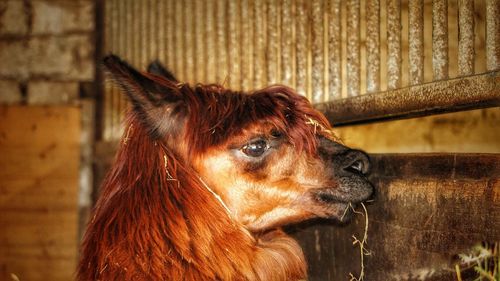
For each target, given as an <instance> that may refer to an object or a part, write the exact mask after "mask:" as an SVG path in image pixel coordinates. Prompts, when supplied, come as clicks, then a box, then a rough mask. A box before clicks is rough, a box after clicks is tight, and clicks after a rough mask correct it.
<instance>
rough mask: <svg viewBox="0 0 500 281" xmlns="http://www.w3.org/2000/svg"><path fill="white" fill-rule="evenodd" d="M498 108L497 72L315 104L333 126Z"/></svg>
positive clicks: (498, 74)
mask: <svg viewBox="0 0 500 281" xmlns="http://www.w3.org/2000/svg"><path fill="white" fill-rule="evenodd" d="M494 106H500V71H493V72H489V73H486V74H480V75H475V76H469V77H462V78H457V79H450V80H445V81H437V82H432V83H427V84H422V85H415V86H411V87H407V88H402V89H397V90H390V91H386V92H381V93H377V94H369V95H363V96H358V97H351V98H346V99H341V100H335V101H331V102H327V103H319V104H316V108H317V109H318V110H320V111H322V112H323V113H324V114H325V115H326V117H327V118H328V120H329V121H330V122H331V123H332V124H333V125H337V126H338V125H346V124H353V123H366V122H373V121H379V120H391V119H402V118H411V117H417V116H426V115H432V114H438V113H444V112H454V111H461V110H468V109H475V108H485V107H494Z"/></svg>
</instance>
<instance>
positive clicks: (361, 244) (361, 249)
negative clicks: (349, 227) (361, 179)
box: [340, 203, 371, 281]
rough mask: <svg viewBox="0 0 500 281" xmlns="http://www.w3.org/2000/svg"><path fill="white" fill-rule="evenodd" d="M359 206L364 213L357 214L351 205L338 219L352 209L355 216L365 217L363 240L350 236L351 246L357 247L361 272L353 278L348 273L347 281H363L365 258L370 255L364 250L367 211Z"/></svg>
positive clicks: (366, 238) (366, 232) (366, 233)
mask: <svg viewBox="0 0 500 281" xmlns="http://www.w3.org/2000/svg"><path fill="white" fill-rule="evenodd" d="M361 206H362V207H363V211H364V212H359V211H356V210H355V209H354V207H353V206H352V204H351V203H349V205H348V206H347V207H346V209H345V210H344V213H343V214H342V217H341V218H340V221H342V220H343V219H344V217H345V215H346V213H347V211H348V210H349V208H350V209H352V211H353V212H354V213H356V214H360V215H362V216H364V217H365V231H364V234H363V239H362V240H359V239H358V238H357V237H356V235H352V238H353V242H352V244H353V245H356V244H357V245H358V246H359V255H360V259H361V271H360V272H359V276H358V277H355V276H354V274H352V273H349V277H350V279H349V281H363V280H364V277H365V256H369V255H371V253H370V251H369V250H368V249H367V248H366V243H367V240H368V210H366V206H365V204H363V203H361Z"/></svg>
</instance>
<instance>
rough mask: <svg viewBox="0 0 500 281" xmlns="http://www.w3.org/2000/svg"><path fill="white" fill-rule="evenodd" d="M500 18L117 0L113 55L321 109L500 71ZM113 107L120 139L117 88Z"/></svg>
mask: <svg viewBox="0 0 500 281" xmlns="http://www.w3.org/2000/svg"><path fill="white" fill-rule="evenodd" d="M457 4H458V5H457ZM498 10H499V5H498V0H487V1H486V2H481V1H479V2H477V1H476V2H475V1H471V0H459V1H458V3H456V2H455V1H451V0H450V3H448V1H446V0H436V1H433V2H430V1H423V0H416V1H398V0H369V1H368V0H366V1H360V0H349V1H340V0H313V1H307V0H255V1H250V0H237V1H232V0H231V1H230V0H206V1H205V0H188V1H175V0H108V1H105V10H104V14H105V30H104V42H105V46H104V50H105V53H116V54H118V55H120V56H122V57H123V58H125V59H126V60H128V61H130V62H131V63H132V64H134V65H135V66H137V67H138V68H141V69H145V67H146V66H147V64H148V63H149V62H150V61H152V60H154V59H159V60H160V61H161V62H163V63H164V64H165V65H166V66H167V67H168V68H170V69H171V70H172V71H173V72H174V73H175V74H176V76H178V77H179V79H180V80H182V81H187V82H190V83H196V82H202V83H221V84H225V85H226V86H229V87H231V88H234V89H241V90H251V89H256V88H260V87H263V86H265V85H269V84H273V83H282V84H286V85H289V86H291V87H294V88H296V89H297V91H298V92H299V93H300V94H303V95H305V96H307V97H309V98H310V99H311V100H312V101H313V102H315V103H319V102H324V101H332V100H333V101H334V100H338V99H342V98H347V97H352V96H358V95H363V94H365V93H368V92H369V93H377V92H383V91H387V90H391V89H399V88H402V87H407V86H411V85H419V84H422V83H424V82H430V81H432V80H440V79H446V78H455V76H468V75H473V74H480V73H484V72H486V71H491V70H496V69H498V68H499V61H500V53H499V50H500V48H499V45H500V39H499V36H500V35H499V34H500V32H499V31H498V30H499V29H500V24H499V17H498ZM457 15H458V17H457ZM431 21H432V22H431ZM458 26H459V28H457V27H458ZM429 28H431V29H429ZM458 29H459V30H460V32H458ZM431 30H432V36H430V34H431V33H427V32H431ZM428 35H429V36H428ZM455 37H456V38H455ZM455 68H457V69H455ZM429 75H430V76H429ZM103 100H104V105H103V107H102V108H103V111H104V112H103V118H104V120H102V122H103V129H104V132H103V137H104V139H105V140H113V139H117V138H118V137H119V136H120V134H121V129H120V125H121V116H122V113H123V112H124V110H125V109H126V107H127V104H126V102H125V100H124V98H123V96H122V95H121V94H120V93H119V92H118V91H117V89H115V88H114V87H111V86H109V85H106V87H105V92H104V99H103Z"/></svg>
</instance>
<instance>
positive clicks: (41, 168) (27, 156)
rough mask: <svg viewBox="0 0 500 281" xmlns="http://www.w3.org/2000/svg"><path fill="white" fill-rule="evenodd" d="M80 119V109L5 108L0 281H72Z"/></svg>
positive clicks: (0, 115)
mask: <svg viewBox="0 0 500 281" xmlns="http://www.w3.org/2000/svg"><path fill="white" fill-rule="evenodd" d="M80 113H81V111H80V109H79V108H78V107H76V106H57V107H56V106H53V107H41V106H30V107H28V106H0V120H2V121H1V122H0V280H40V281H42V280H61V281H66V280H71V279H72V276H73V272H74V269H75V265H76V261H77V253H78V251H77V248H78V241H79V240H78V204H77V203H78V180H79V166H80V132H81V130H80V128H81V127H80V122H81V121H80V120H81V116H80ZM13 276H17V278H19V279H15V278H14V277H13Z"/></svg>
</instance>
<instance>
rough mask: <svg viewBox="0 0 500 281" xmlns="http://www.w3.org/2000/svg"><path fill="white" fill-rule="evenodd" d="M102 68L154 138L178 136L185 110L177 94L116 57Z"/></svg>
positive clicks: (104, 62) (109, 58)
mask: <svg viewBox="0 0 500 281" xmlns="http://www.w3.org/2000/svg"><path fill="white" fill-rule="evenodd" d="M103 64H104V67H105V69H106V71H107V72H108V73H109V74H110V75H111V77H112V78H113V80H114V82H115V83H116V84H117V85H118V86H119V87H120V88H121V89H122V90H123V92H124V93H125V94H126V95H127V97H128V98H129V99H130V101H131V102H132V105H133V108H134V110H135V111H136V112H137V113H138V114H139V116H140V119H141V120H143V121H144V125H146V126H147V127H148V128H149V130H150V132H151V134H152V136H153V137H156V138H162V137H165V136H166V135H167V134H170V135H171V134H174V135H176V134H178V133H179V129H180V126H179V124H182V119H183V118H184V117H185V115H186V113H187V106H186V104H185V102H184V101H183V99H182V96H181V95H180V94H179V92H178V91H176V90H175V89H174V88H172V87H169V85H168V84H163V83H160V82H158V81H155V80H153V77H148V76H147V74H146V75H145V74H143V73H141V72H139V71H137V70H136V69H134V68H133V67H131V66H130V65H129V64H127V63H126V62H125V61H123V60H121V59H120V58H119V57H118V56H115V55H109V56H107V57H105V58H104V60H103ZM172 77H173V76H172Z"/></svg>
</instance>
